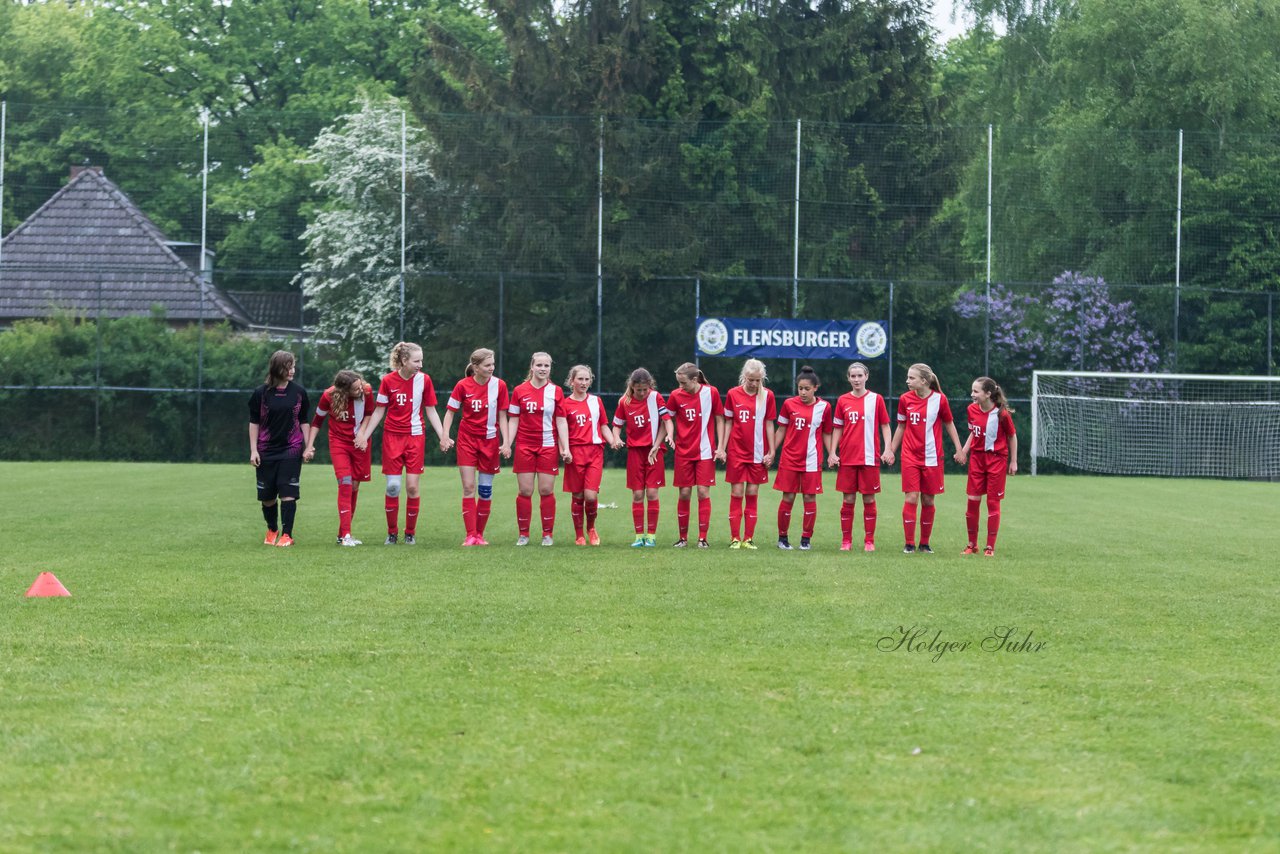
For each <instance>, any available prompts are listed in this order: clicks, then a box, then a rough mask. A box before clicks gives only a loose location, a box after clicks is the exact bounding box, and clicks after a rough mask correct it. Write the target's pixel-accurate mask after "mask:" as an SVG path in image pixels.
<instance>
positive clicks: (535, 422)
mask: <svg viewBox="0 0 1280 854" xmlns="http://www.w3.org/2000/svg"><path fill="white" fill-rule="evenodd" d="M562 400H564V391H563V390H562V389H561V388H560V386H558V385H556V384H555V383H546V384H545V385H543V386H542V388H534V386H533V383H530V382H523V383H520V385H518V386H516V387H515V390H514V391H513V392H511V403H510V405H509V406H508V407H507V414H508V415H511V416H513V417H515V418H516V419H517V421H516V444H517V445H519V446H521V447H522V448H554V447H555V446H556V407H557V406H559V404H560V401H562Z"/></svg>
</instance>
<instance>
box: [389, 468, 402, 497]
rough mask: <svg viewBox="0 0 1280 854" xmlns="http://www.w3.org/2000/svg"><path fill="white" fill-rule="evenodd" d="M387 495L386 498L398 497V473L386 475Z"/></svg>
mask: <svg viewBox="0 0 1280 854" xmlns="http://www.w3.org/2000/svg"><path fill="white" fill-rule="evenodd" d="M387 497H388V498H399V497H400V475H398V474H389V475H387Z"/></svg>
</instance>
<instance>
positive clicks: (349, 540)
mask: <svg viewBox="0 0 1280 854" xmlns="http://www.w3.org/2000/svg"><path fill="white" fill-rule="evenodd" d="M338 545H340V546H346V547H347V548H354V547H355V546H358V545H360V541H359V540H357V539H356V538H355V537H353V536H351V535H350V534H347V535H346V536H345V537H338Z"/></svg>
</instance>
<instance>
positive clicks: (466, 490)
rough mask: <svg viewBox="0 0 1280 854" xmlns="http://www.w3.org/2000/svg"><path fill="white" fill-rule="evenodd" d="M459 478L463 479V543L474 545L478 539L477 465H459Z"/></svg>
mask: <svg viewBox="0 0 1280 854" xmlns="http://www.w3.org/2000/svg"><path fill="white" fill-rule="evenodd" d="M458 479H459V480H460V481H462V530H463V534H464V539H463V541H462V544H463V545H464V546H473V545H475V540H476V467H475V466H472V465H465V466H464V465H460V466H458Z"/></svg>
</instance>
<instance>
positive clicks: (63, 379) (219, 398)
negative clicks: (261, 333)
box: [0, 315, 336, 461]
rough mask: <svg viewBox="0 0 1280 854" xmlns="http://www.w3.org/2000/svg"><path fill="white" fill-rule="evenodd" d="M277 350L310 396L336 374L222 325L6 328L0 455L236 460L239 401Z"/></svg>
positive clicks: (27, 324) (69, 322) (59, 322)
mask: <svg viewBox="0 0 1280 854" xmlns="http://www.w3.org/2000/svg"><path fill="white" fill-rule="evenodd" d="M281 348H284V349H290V350H292V351H293V352H294V353H295V354H296V355H297V356H298V357H299V360H300V362H301V364H300V366H299V367H300V368H301V370H300V372H299V381H300V382H303V383H304V384H305V385H306V386H307V387H308V388H310V389H314V390H315V391H313V394H314V393H318V391H319V390H320V389H323V388H324V387H325V386H327V385H328V384H329V381H330V379H331V378H332V377H333V374H334V372H335V371H336V368H335V366H334V364H333V362H332V361H331V358H330V357H329V356H328V355H327V354H326V353H325V352H324V349H323V348H314V347H313V348H310V349H309V350H308V349H303V348H302V347H300V346H298V345H297V344H296V343H290V342H279V341H266V340H260V339H254V338H247V337H245V336H242V335H237V334H235V333H233V332H232V330H231V329H230V328H229V327H228V326H226V325H225V324H222V325H217V326H210V327H206V328H205V329H204V330H201V329H200V328H198V327H196V326H189V327H185V328H182V329H176V330H175V329H173V328H172V327H170V326H169V324H168V323H166V322H165V321H164V318H162V317H150V318H147V317H131V318H124V319H121V320H104V321H102V322H101V324H100V325H99V324H98V323H96V322H93V321H82V320H78V319H76V318H74V317H71V316H68V315H60V316H56V317H54V318H52V319H51V320H49V321H23V322H21V323H18V324H15V325H14V327H13V328H12V329H9V330H6V331H5V332H4V334H0V375H3V376H5V377H7V378H8V381H7V383H6V385H9V386H11V388H8V389H0V406H2V407H3V408H4V409H5V411H7V412H13V413H21V416H20V417H15V418H12V419H10V421H9V424H8V426H7V427H6V429H5V430H3V431H0V458H3V459H11V460H15V459H25V460H30V459H67V458H69V457H71V458H85V457H88V458H96V459H117V460H168V461H178V460H191V459H212V460H223V461H227V460H231V459H239V458H240V457H241V456H242V455H243V451H244V448H245V442H246V439H245V435H246V433H245V430H246V428H245V425H246V424H247V423H248V414H247V412H248V410H247V409H246V405H247V403H248V399H249V392H250V390H251V389H252V388H253V387H254V386H256V385H258V384H259V383H261V382H263V380H264V378H265V375H266V365H267V360H268V358H269V357H270V355H271V353H272V352H273V351H275V350H278V349H281ZM24 386H26V387H25V388H24ZM49 386H55V387H58V388H47V387H49ZM41 387H44V388H41ZM197 390H203V391H197Z"/></svg>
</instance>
